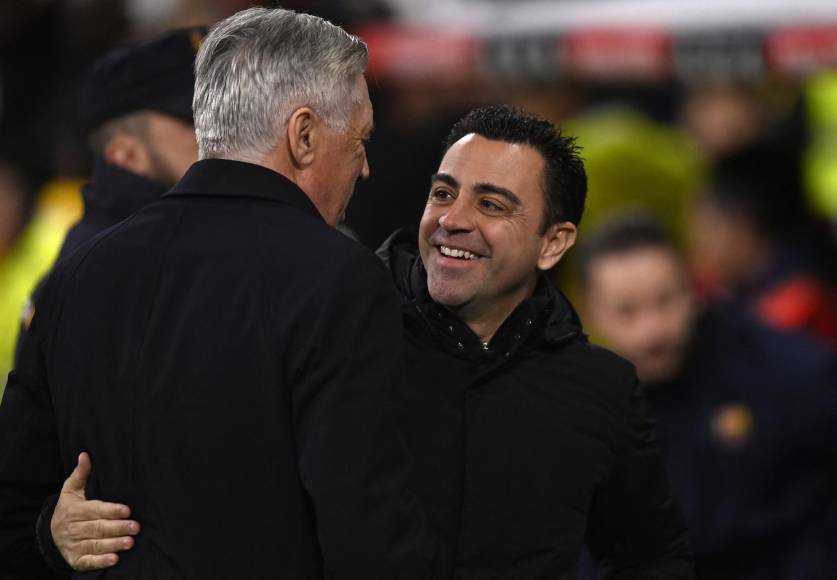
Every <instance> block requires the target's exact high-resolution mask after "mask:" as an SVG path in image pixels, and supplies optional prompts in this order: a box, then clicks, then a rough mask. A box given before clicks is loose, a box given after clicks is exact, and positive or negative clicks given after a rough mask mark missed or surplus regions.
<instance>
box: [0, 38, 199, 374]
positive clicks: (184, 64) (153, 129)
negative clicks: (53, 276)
mask: <svg viewBox="0 0 837 580" xmlns="http://www.w3.org/2000/svg"><path fill="white" fill-rule="evenodd" d="M205 33H206V29H205V28H191V29H183V30H178V31H175V32H171V33H167V34H165V35H163V36H160V37H158V38H155V39H151V40H148V41H145V42H142V43H136V44H132V45H128V46H126V47H123V48H119V49H116V50H113V51H111V52H110V53H108V54H107V55H105V56H104V57H102V58H101V59H100V60H99V61H97V63H96V64H95V65H94V66H93V69H92V71H91V72H90V74H89V76H88V78H87V80H86V81H85V85H84V87H83V91H82V97H81V99H82V101H81V118H82V124H83V127H84V132H85V134H86V135H87V136H88V144H89V147H90V151H91V153H92V155H93V160H94V161H93V174H92V176H91V180H90V183H88V184H87V185H85V186H84V188H83V189H82V197H83V200H84V213H83V215H82V218H81V221H79V223H77V224H76V225H74V226H73V227H72V228H71V229H70V230H69V232H68V233H67V236H66V238H65V239H64V242H63V245H62V246H61V250H60V253H59V254H58V258H59V259H60V258H63V257H65V256H68V255H70V254H72V253H73V252H74V251H75V250H76V249H77V248H78V247H79V246H81V245H82V244H83V243H84V242H86V241H87V240H89V239H90V238H92V237H93V236H95V235H96V234H98V233H99V232H101V231H103V230H105V229H107V228H109V227H110V226H112V225H114V224H116V223H118V222H120V221H122V220H123V219H125V218H127V217H128V216H130V215H131V214H133V213H134V212H135V211H137V210H138V209H140V208H141V207H143V206H145V205H147V204H149V203H151V202H153V201H156V200H157V199H159V198H160V196H161V195H162V194H163V193H164V192H165V191H166V190H167V189H169V188H170V187H171V186H173V185H174V184H175V183H176V182H177V180H178V179H180V177H182V176H183V174H184V173H185V172H186V170H187V169H188V168H189V166H190V165H191V164H192V163H194V162H195V161H196V160H197V157H198V145H197V141H196V140H195V129H194V126H193V124H192V94H193V91H194V78H195V76H194V72H193V68H194V62H195V53H196V52H197V49H198V47H199V46H200V42H201V39H202V38H203V36H204V34H205ZM61 231H63V228H62V229H57V228H56V235H60V232H61ZM53 256H54V255H53ZM41 275H43V269H42V270H41ZM25 282H26V279H24V278H23V277H21V278H20V279H18V280H17V281H16V284H18V285H20V284H24V283H25ZM28 288H29V289H30V290H29V291H31V289H32V284H31V280H30V284H29V286H28ZM38 294H39V288H35V290H34V293H33V295H32V297H31V298H30V299H29V301H28V303H26V305H25V307H24V303H21V304H20V306H21V308H20V310H22V311H23V312H22V316H21V312H20V310H18V315H17V318H18V320H20V321H21V326H20V334H19V337H18V338H17V343H18V344H20V341H21V340H22V337H23V335H24V334H25V332H26V328H27V326H28V324H29V322H30V321H31V319H32V316H33V311H34V308H35V305H36V304H37V301H38ZM24 302H25V300H24ZM11 320H13V319H9V321H10V322H9V323H10V324H11ZM16 327H17V325H16V324H15V325H13V326H12V327H11V329H10V331H9V332H8V333H4V334H3V336H4V337H7V339H8V340H10V341H14V340H15V336H16V330H17V328H16ZM10 352H11V349H10ZM5 368H7V369H9V370H10V368H11V365H8V366H6V367H5ZM6 375H8V370H7V371H6V373H5V374H4V379H3V381H4V382H5V376H6Z"/></svg>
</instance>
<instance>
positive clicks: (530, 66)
mask: <svg viewBox="0 0 837 580" xmlns="http://www.w3.org/2000/svg"><path fill="white" fill-rule="evenodd" d="M253 4H257V3H255V2H252V1H250V0H122V1H119V0H0V377H2V378H0V388H2V384H3V382H4V381H5V376H6V374H7V372H8V370H9V369H10V367H11V360H12V352H13V350H14V344H15V337H16V335H17V332H18V326H19V324H20V320H21V317H22V316H25V313H26V312H27V309H26V301H27V298H28V296H29V294H30V292H31V290H32V288H33V287H34V286H35V284H36V283H37V282H38V280H39V279H40V278H41V277H42V276H43V274H44V273H45V272H46V271H47V270H48V269H49V267H50V266H51V264H52V261H53V260H54V258H55V256H56V254H57V252H58V249H59V247H60V244H61V241H62V239H63V236H64V233H65V232H66V230H67V228H68V227H70V226H71V225H72V224H73V223H74V222H75V221H77V220H78V219H79V216H80V215H81V211H82V209H83V208H82V203H81V198H80V196H79V188H80V186H81V185H82V184H83V183H84V182H85V179H86V178H87V177H88V176H89V174H90V170H91V159H90V157H89V154H88V152H87V148H86V146H85V142H84V138H83V136H82V135H81V134H80V130H79V127H78V118H77V110H78V101H77V97H78V88H79V83H80V80H81V79H82V78H83V75H84V74H85V72H86V71H87V69H88V68H89V66H90V64H91V63H92V62H93V61H94V60H95V59H96V58H97V57H99V56H101V55H102V54H103V53H105V52H106V51H107V50H109V49H110V48H113V47H116V46H119V45H121V44H124V43H126V42H130V41H133V40H137V39H142V38H147V37H150V36H153V35H155V34H157V33H160V32H162V31H165V30H168V29H171V28H173V27H180V26H189V25H196V24H211V23H213V22H215V21H217V20H219V19H221V18H223V17H225V16H228V15H230V14H232V13H233V12H235V11H237V10H240V9H242V8H246V7H247V6H250V5H253ZM262 4H264V5H268V6H275V5H277V3H275V2H263V3H262ZM281 4H282V6H283V7H285V8H292V9H296V10H301V11H306V12H310V13H314V14H317V15H320V16H323V17H325V18H328V19H330V20H332V21H333V22H335V23H338V24H340V25H343V26H344V27H346V28H347V29H349V30H350V31H352V32H354V33H356V34H359V35H360V36H361V37H362V38H363V39H364V40H365V41H366V42H367V43H368V44H369V48H370V54H371V62H370V67H369V72H368V75H367V76H368V80H369V85H370V90H371V93H372V100H373V103H374V106H375V120H376V125H377V129H376V131H375V135H374V138H373V140H372V142H371V144H370V146H369V151H368V155H369V161H370V165H371V178H370V179H369V180H368V181H367V182H365V183H363V184H361V185H360V187H359V189H358V192H357V194H356V196H355V198H354V200H353V201H352V205H351V206H350V208H349V213H348V219H347V226H348V230H349V231H350V232H351V233H352V234H353V235H355V236H356V237H357V238H358V239H359V240H360V242H362V243H363V244H365V245H367V246H369V247H370V248H375V247H376V246H377V245H378V244H380V243H381V242H382V241H383V240H384V239H385V238H386V237H387V236H388V235H389V234H390V233H391V232H392V231H393V230H394V229H395V228H397V227H400V226H404V225H415V224H417V223H418V220H419V217H420V215H421V212H422V210H423V206H424V201H425V197H426V193H427V188H428V185H429V176H430V175H431V174H432V173H433V172H434V170H435V168H436V166H437V164H438V162H439V159H440V154H441V142H442V139H443V137H444V136H445V134H446V133H447V131H448V130H449V129H450V127H451V125H452V123H453V122H454V121H455V120H456V119H458V118H459V117H461V116H462V115H463V114H464V113H465V112H467V111H468V110H469V109H471V108H473V107H475V106H478V105H481V104H488V103H496V102H504V103H509V104H512V105H517V106H521V107H523V108H525V109H527V110H529V111H531V112H533V113H536V114H538V115H540V116H543V117H545V118H548V119H550V120H552V121H553V122H556V123H559V124H560V125H561V126H562V127H563V129H564V131H565V132H566V133H569V134H571V135H575V136H577V138H578V143H579V145H581V147H582V148H583V157H584V159H585V163H586V167H587V170H588V175H589V185H590V189H589V196H588V202H587V210H586V213H585V216H584V219H583V221H582V223H581V230H580V231H581V234H580V237H581V240H582V242H583V240H584V238H585V236H588V235H590V234H592V233H594V232H595V231H596V230H597V228H599V227H600V226H601V225H602V224H606V223H607V222H609V221H611V220H613V219H616V218H618V217H619V216H620V215H622V214H624V213H625V212H636V211H642V212H644V213H645V214H650V215H652V216H654V217H655V219H657V220H658V221H659V222H660V223H662V224H663V226H664V227H665V228H666V229H667V230H668V231H669V232H670V233H671V235H672V236H673V238H674V240H675V242H676V244H677V246H678V249H679V250H680V251H682V255H683V256H684V261H685V264H686V268H687V271H688V272H689V280H690V284H691V285H692V286H693V289H694V291H695V292H696V294H697V296H698V297H699V298H700V300H701V301H703V302H707V303H708V302H711V301H713V300H726V301H730V302H732V303H734V304H736V305H737V307H738V308H739V309H740V310H742V311H746V312H748V313H749V314H750V315H752V318H753V319H755V320H757V321H758V324H760V325H763V327H764V328H765V329H768V330H767V331H768V332H778V333H783V334H787V335H803V336H805V337H806V340H810V341H811V344H815V345H818V346H816V347H812V348H819V347H822V348H825V349H828V350H830V351H831V352H832V353H833V352H834V348H835V345H837V314H835V313H837V300H835V279H837V260H835V256H836V255H837V254H835V239H837V2H834V1H833V0H737V1H734V2H731V1H729V0H551V1H547V0H342V1H338V0H287V1H285V2H282V3H281ZM574 261H576V258H575V256H574V255H573V254H572V253H571V255H570V257H569V259H568V260H567V262H566V263H564V264H562V265H561V267H560V271H558V272H557V273H556V276H557V277H558V279H559V280H560V283H561V286H562V288H564V289H565V290H566V291H567V292H568V293H569V294H570V295H571V296H572V297H573V298H574V299H575V300H577V301H579V303H584V296H583V295H582V294H583V292H582V290H581V286H580V284H579V283H578V280H577V278H578V276H577V275H576V274H575V272H576V268H575V267H574V264H573V262H574ZM593 330H594V336H595V335H596V332H595V331H596V329H595V328H594V329H593ZM599 338H601V339H602V340H603V341H604V342H608V341H607V337H606V336H601V337H599ZM832 368H833V367H832ZM830 379H833V384H832V386H833V387H834V388H835V389H837V377H835V376H833V375H831V376H830V377H829V380H830ZM793 380H794V379H793V377H790V378H789V379H788V382H789V386H790V383H793ZM745 423H746V421H745ZM745 427H746V425H745ZM747 428H749V427H747ZM775 577H776V578H778V577H779V576H775ZM799 577H800V578H801V577H802V576H799Z"/></svg>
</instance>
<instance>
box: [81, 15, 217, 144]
mask: <svg viewBox="0 0 837 580" xmlns="http://www.w3.org/2000/svg"><path fill="white" fill-rule="evenodd" d="M206 32H207V29H206V28H205V27H196V28H186V29H180V30H175V31H173V32H169V33H167V34H165V35H163V36H159V37H157V38H154V39H152V40H148V41H145V42H141V43H137V44H132V45H129V46H125V47H122V48H118V49H115V50H112V51H111V52H109V53H108V54H106V55H105V56H103V57H102V58H101V59H99V60H98V61H96V63H95V64H94V65H93V68H92V70H91V72H90V74H89V76H88V77H87V80H86V82H85V85H84V88H83V89H82V94H81V122H82V128H83V130H84V133H85V134H89V133H90V132H91V131H93V130H94V129H96V128H98V127H99V126H100V125H102V123H104V122H106V121H109V120H111V119H115V118H117V117H121V116H123V115H127V114H129V113H133V112H136V111H141V110H152V111H158V112H160V113H165V114H167V115H171V116H173V117H179V118H181V119H185V120H189V121H190V122H191V120H192V95H193V94H194V91H195V69H194V67H195V55H196V54H197V51H198V48H200V44H201V42H202V41H203V38H204V36H206Z"/></svg>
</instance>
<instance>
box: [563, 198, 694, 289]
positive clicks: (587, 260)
mask: <svg viewBox="0 0 837 580" xmlns="http://www.w3.org/2000/svg"><path fill="white" fill-rule="evenodd" d="M649 248H652V249H663V250H669V251H671V252H672V253H673V254H674V255H675V256H679V252H678V250H677V248H676V247H675V245H674V241H673V240H672V238H671V236H670V235H669V234H668V232H667V231H666V230H665V229H664V228H663V226H662V225H660V222H658V221H657V220H656V219H655V218H654V217H652V216H651V215H649V214H645V213H631V214H624V215H622V216H620V217H617V218H615V219H613V220H611V221H609V222H607V223H605V224H604V225H602V226H601V227H599V228H598V229H597V230H595V231H594V232H593V234H592V235H591V236H589V237H588V239H587V241H586V242H585V244H584V245H583V246H582V247H581V251H580V252H579V254H580V255H579V275H580V276H579V278H580V279H581V283H582V284H583V285H585V286H586V285H587V282H588V279H589V275H590V264H592V263H593V261H595V260H596V259H598V258H601V257H602V256H609V255H611V254H627V253H629V252H634V251H637V250H645V249H649Z"/></svg>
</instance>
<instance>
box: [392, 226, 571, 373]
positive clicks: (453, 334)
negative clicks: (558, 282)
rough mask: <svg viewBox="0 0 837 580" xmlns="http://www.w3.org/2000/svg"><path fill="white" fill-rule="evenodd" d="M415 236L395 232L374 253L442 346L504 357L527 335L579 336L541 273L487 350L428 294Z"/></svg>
mask: <svg viewBox="0 0 837 580" xmlns="http://www.w3.org/2000/svg"><path fill="white" fill-rule="evenodd" d="M416 240H417V233H416V231H415V229H414V228H409V229H408V228H405V229H401V230H398V231H396V232H395V233H394V234H393V235H392V236H390V238H389V239H388V240H387V241H386V242H384V244H383V245H382V246H381V248H380V249H379V250H378V256H379V257H381V258H382V259H383V260H384V262H385V263H386V264H387V265H388V266H389V269H390V273H391V274H392V277H393V280H394V282H395V285H396V287H397V288H398V291H399V294H400V295H401V299H402V305H403V307H404V310H405V312H406V313H409V315H410V316H417V317H419V318H420V319H421V321H422V323H423V325H424V326H426V327H427V328H429V329H430V331H431V332H432V333H433V334H434V335H435V336H436V337H437V339H438V341H439V342H440V343H441V344H442V345H443V346H444V347H445V349H446V350H449V351H451V352H452V353H456V354H457V355H459V356H463V357H466V358H474V357H479V358H482V359H494V360H504V359H507V358H509V357H511V356H513V355H514V353H515V352H516V351H517V350H518V349H519V348H521V347H522V346H523V345H524V344H525V343H527V342H528V341H530V339H534V340H539V341H544V342H546V343H548V344H552V345H558V344H562V343H563V342H565V341H567V340H570V339H573V338H576V337H583V332H582V328H581V322H580V320H579V318H578V315H577V314H576V312H575V310H574V309H573V307H572V305H571V304H570V302H569V300H567V298H566V297H565V296H564V295H563V294H562V293H561V291H560V290H558V289H557V288H556V287H555V286H554V284H553V283H552V282H551V281H550V280H549V278H548V277H547V276H545V275H544V276H542V277H541V279H540V280H539V281H538V285H537V287H536V288H535V292H534V293H533V295H532V296H531V297H529V298H527V299H526V300H524V301H523V302H521V303H520V304H519V305H518V306H517V308H515V310H514V311H513V312H512V313H511V314H510V315H509V317H508V318H507V319H506V320H505V321H504V322H503V324H502V325H501V326H500V328H499V329H498V330H497V333H496V334H495V335H494V338H492V340H491V343H490V344H489V345H488V347H487V348H486V345H483V344H482V342H480V340H479V338H478V337H477V336H476V334H474V332H473V331H472V330H471V329H470V328H469V327H468V326H467V325H466V324H465V323H463V322H462V321H461V320H459V319H458V318H457V317H456V316H454V315H453V314H452V313H451V312H450V311H449V310H448V309H446V308H445V307H443V306H441V305H439V304H437V303H436V302H434V301H433V299H432V298H431V297H430V294H429V293H428V291H427V272H426V271H425V269H424V265H423V264H422V262H421V259H420V257H419V253H418V245H417V241H416Z"/></svg>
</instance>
